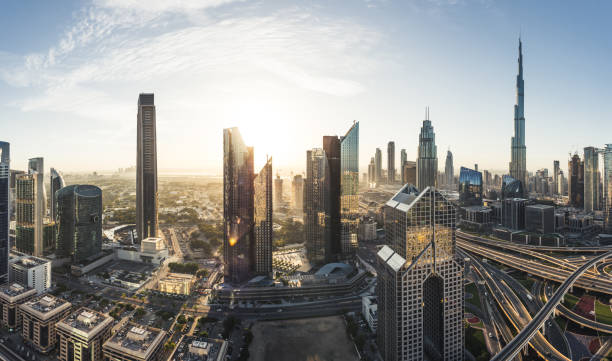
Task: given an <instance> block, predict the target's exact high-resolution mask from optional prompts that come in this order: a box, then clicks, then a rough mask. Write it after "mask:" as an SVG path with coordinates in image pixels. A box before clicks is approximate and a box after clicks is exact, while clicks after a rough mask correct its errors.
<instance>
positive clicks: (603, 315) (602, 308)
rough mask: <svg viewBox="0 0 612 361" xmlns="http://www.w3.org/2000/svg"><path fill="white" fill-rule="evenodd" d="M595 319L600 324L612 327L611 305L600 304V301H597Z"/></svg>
mask: <svg viewBox="0 0 612 361" xmlns="http://www.w3.org/2000/svg"><path fill="white" fill-rule="evenodd" d="M595 318H596V319H597V321H598V322H601V323H606V324H608V325H612V311H610V305H606V304H603V303H601V302H599V300H596V301H595Z"/></svg>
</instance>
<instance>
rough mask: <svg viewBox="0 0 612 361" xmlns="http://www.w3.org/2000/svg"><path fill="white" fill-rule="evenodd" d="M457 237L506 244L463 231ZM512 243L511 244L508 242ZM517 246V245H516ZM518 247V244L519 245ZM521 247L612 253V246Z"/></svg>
mask: <svg viewBox="0 0 612 361" xmlns="http://www.w3.org/2000/svg"><path fill="white" fill-rule="evenodd" d="M456 235H457V237H459V236H461V237H463V238H468V239H474V238H480V239H482V240H486V241H492V242H505V241H495V240H490V239H487V238H482V237H478V236H474V235H471V234H469V233H465V232H462V231H459V230H458V231H457V233H456ZM508 243H510V242H508ZM514 244H517V243H514ZM517 245H518V244H517ZM520 246H521V247H523V248H525V249H530V250H533V251H540V252H571V253H589V252H590V253H604V252H608V251H612V246H602V247H552V246H534V245H530V244H521V245H520Z"/></svg>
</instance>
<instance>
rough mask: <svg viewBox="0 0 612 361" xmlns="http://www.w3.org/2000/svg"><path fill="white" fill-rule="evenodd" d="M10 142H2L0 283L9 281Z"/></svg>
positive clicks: (0, 156) (0, 175)
mask: <svg viewBox="0 0 612 361" xmlns="http://www.w3.org/2000/svg"><path fill="white" fill-rule="evenodd" d="M10 150H11V148H10V144H9V143H7V142H0V284H6V283H7V282H8V259H9V248H10V244H11V243H10V240H9V233H10V226H11V199H10V198H11V195H10V176H11V174H10V169H11V152H10Z"/></svg>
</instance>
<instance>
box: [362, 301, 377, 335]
mask: <svg viewBox="0 0 612 361" xmlns="http://www.w3.org/2000/svg"><path fill="white" fill-rule="evenodd" d="M361 314H362V315H363V318H365V320H366V322H367V323H368V326H369V327H370V330H371V331H372V332H374V333H376V327H377V326H378V302H377V298H376V296H363V297H362V298H361Z"/></svg>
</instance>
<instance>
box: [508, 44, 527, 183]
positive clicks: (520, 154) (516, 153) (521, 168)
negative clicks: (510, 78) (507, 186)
mask: <svg viewBox="0 0 612 361" xmlns="http://www.w3.org/2000/svg"><path fill="white" fill-rule="evenodd" d="M518 67H519V69H518V75H517V76H516V104H515V105H514V136H513V137H512V145H511V161H510V176H512V177H513V178H514V179H518V180H520V181H521V182H523V186H525V185H527V184H528V183H527V148H526V147H525V103H524V98H525V82H524V80H523V43H522V42H521V39H519V58H518Z"/></svg>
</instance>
